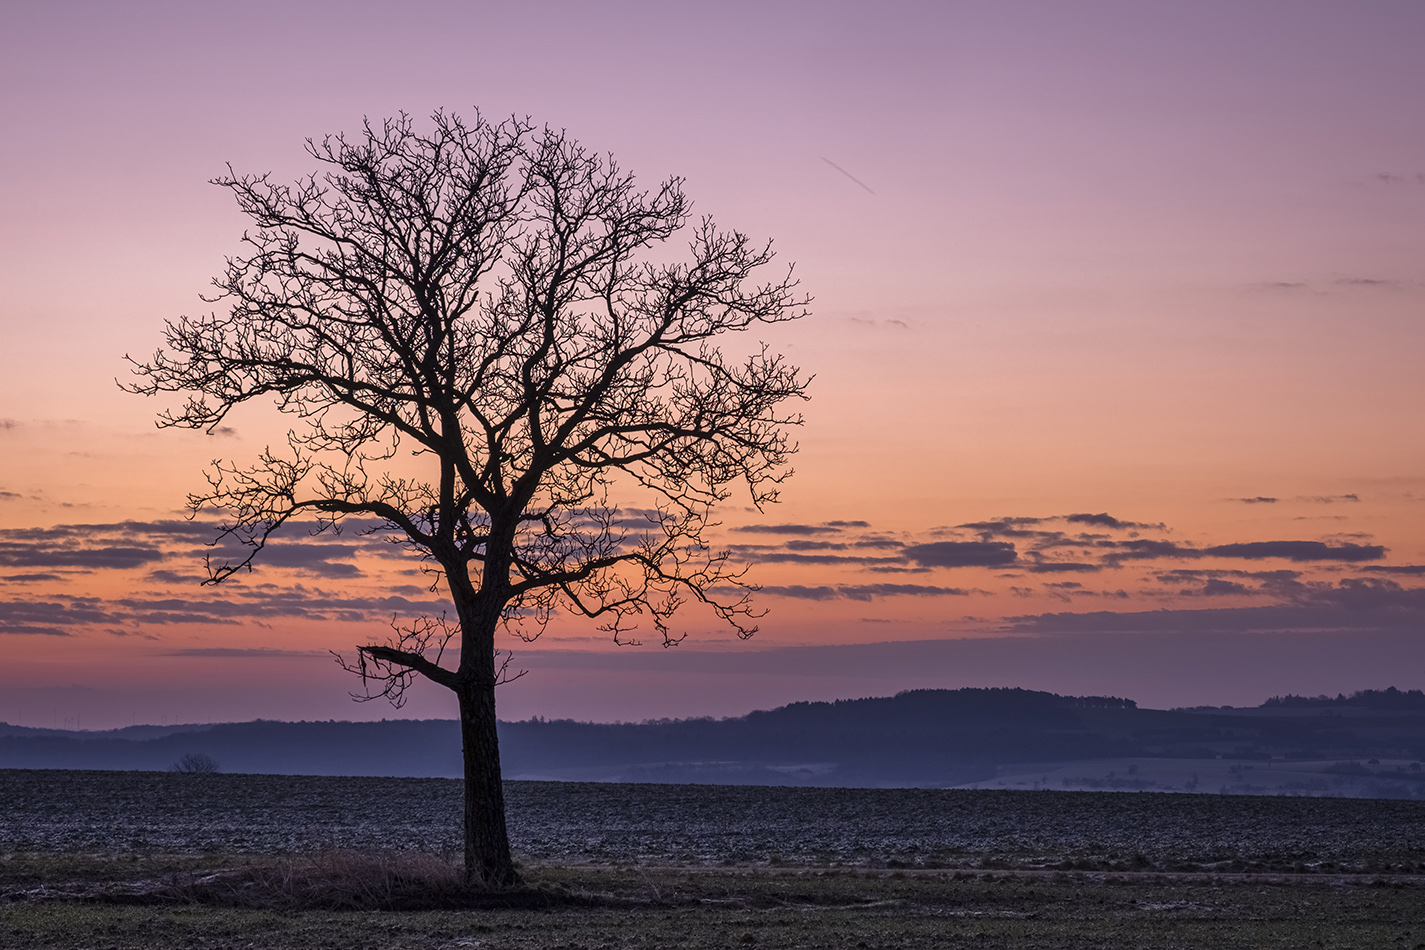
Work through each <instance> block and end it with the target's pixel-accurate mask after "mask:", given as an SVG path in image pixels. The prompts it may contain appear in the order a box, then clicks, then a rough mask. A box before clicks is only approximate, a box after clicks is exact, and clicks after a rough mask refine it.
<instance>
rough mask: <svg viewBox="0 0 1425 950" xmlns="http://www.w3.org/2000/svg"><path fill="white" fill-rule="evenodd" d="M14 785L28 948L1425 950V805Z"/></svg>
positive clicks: (1, 779) (9, 839)
mask: <svg viewBox="0 0 1425 950" xmlns="http://www.w3.org/2000/svg"><path fill="white" fill-rule="evenodd" d="M458 791H459V788H458V784H457V783H454V782H448V781H444V780H420V779H335V778H326V779H312V778H301V777H279V776H246V775H209V776H183V775H173V774H163V773H104V772H22V771H10V772H6V771H0V947H3V948H6V950H9V948H28V947H45V948H95V950H98V948H139V947H143V948H150V947H151V948H159V950H162V948H178V947H198V948H204V947H213V948H217V947H257V948H268V947H270V948H279V950H281V948H288V947H291V948H304V950H305V948H319V947H333V948H335V947H341V948H360V947H372V948H378V947H380V948H385V947H392V948H400V947H411V948H417V947H419V948H456V947H482V948H569V950H573V948H622V947H635V948H642V947H647V948H653V947H691V948H702V947H708V948H711V947H738V948H744V950H745V948H757V947H765V948H773V947H826V948H842V947H844V948H857V950H861V948H873V947H887V948H890V947H897V948H920V947H925V948H930V947H936V948H945V947H952V948H953V947H974V948H996V947H1014V948H1039V947H1044V948H1049V947H1054V948H1097V947H1104V948H1108V947H1115V948H1124V947H1154V948H1172V947H1214V948H1215V947H1293V948H1296V947H1306V948H1309V947H1362V948H1365V947H1370V948H1382V947H1385V948H1396V947H1405V948H1413V947H1420V948H1425V925H1422V923H1421V921H1425V803H1421V802H1398V801H1397V802H1378V801H1365V800H1360V799H1356V800H1332V799H1286V798H1276V799H1266V798H1248V797H1237V796H1225V795H1154V794H1131V793H1130V794H1123V793H1118V794H1111V793H1065V792H1028V791H1026V792H1010V791H934V790H905V789H886V790H866V789H860V790H845V789H779V788H745V787H743V788H735V787H716V786H667V785H661V786H660V785H588V784H565V783H511V784H510V786H509V788H508V792H507V793H508V795H509V797H510V804H511V808H510V818H511V827H512V833H513V837H514V839H515V841H516V844H517V847H518V848H519V850H520V860H521V862H522V865H523V868H524V873H525V876H526V879H527V882H528V883H527V886H526V887H525V888H524V889H522V890H520V891H518V892H514V893H509V894H504V895H500V896H498V897H495V898H493V899H492V898H488V897H480V896H472V895H470V894H469V893H467V892H464V891H463V890H462V889H461V887H460V886H459V879H458V874H457V871H456V869H455V867H454V865H453V863H452V860H451V855H452V854H453V853H454V850H455V849H454V845H455V843H456V830H457V827H458V824H457V823H458V817H459V796H458Z"/></svg>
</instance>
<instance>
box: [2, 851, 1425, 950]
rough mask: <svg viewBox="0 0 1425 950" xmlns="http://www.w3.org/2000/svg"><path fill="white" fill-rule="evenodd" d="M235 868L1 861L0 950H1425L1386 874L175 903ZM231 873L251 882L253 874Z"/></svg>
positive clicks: (559, 885) (589, 889) (921, 876)
mask: <svg viewBox="0 0 1425 950" xmlns="http://www.w3.org/2000/svg"><path fill="white" fill-rule="evenodd" d="M343 860H346V861H355V860H357V859H355V858H353V857H351V856H346V858H344V859H343ZM242 863H243V862H241V861H239V862H236V863H234V862H233V860H232V859H220V858H216V857H212V856H210V857H208V858H204V859H196V858H177V857H167V858H155V859H153V860H146V861H139V862H132V863H131V865H130V867H129V868H128V869H127V870H125V869H121V868H117V867H116V866H115V863H114V862H113V861H112V860H108V859H99V858H92V859H80V858H76V857H70V858H67V859H66V860H64V861H62V862H56V861H55V860H54V859H53V858H42V857H26V856H11V858H10V859H9V860H8V861H6V862H5V865H4V871H3V874H0V882H3V886H4V888H5V889H6V890H7V892H8V895H9V897H10V899H9V900H8V901H6V902H4V903H0V946H4V947H7V948H17V950H18V948H30V947H35V948H40V947H43V948H88V947H93V948H101V947H102V948H154V950H166V948H180V947H182V948H187V947H196V948H205V947H213V948H217V947H262V948H275V950H285V948H293V950H297V948H303V950H306V948H325V947H331V948H344V950H345V948H367V947H370V948H460V947H485V948H512V950H513V948H569V950H573V948H621V947H647V948H653V947H689V948H714V947H723V948H726V947H737V948H756V947H763V948H783V947H785V948H791V947H826V948H843V947H844V948H856V950H861V948H881V947H884V948H922V947H924V948H947V947H949V948H953V947H973V948H998V947H1006V948H1009V947H1013V948H1099V947H1103V948H1110V947H1112V948H1123V947H1154V948H1173V947H1194V948H1196V947H1203V948H1207V947H1213V948H1220V947H1264V948H1265V947H1282V948H1303V947H1339V948H1356V947H1359V948H1372V950H1377V948H1394V947H1425V923H1422V921H1425V886H1422V883H1421V882H1420V881H1417V880H1407V879H1404V878H1394V879H1390V878H1385V877H1376V878H1366V877H1349V878H1347V877H1340V876H1331V877H1326V876H1322V875H1316V876H1306V877H1303V876H1265V875H1247V876H1241V875H1210V874H1187V875H1164V874H1156V873H1126V874H1109V873H1103V872H1054V873H1046V872H1006V871H987V872H979V873H975V872H966V871H959V872H954V871H920V872H916V871H884V870H883V871H867V870H839V871H833V870H825V869H821V870H813V869H786V870H784V869H776V868H756V869H739V870H721V869H687V868H681V869H670V868H608V867H604V868H588V867H585V868H577V869H570V868H557V867H530V868H526V873H527V877H528V878H529V881H530V889H529V891H527V892H526V893H525V894H523V895H514V896H511V897H510V898H509V899H508V903H512V904H519V905H524V906H500V902H484V903H485V906H475V907H469V908H465V909H449V908H447V909H431V910H377V911H372V910H355V909H322V908H313V907H310V906H308V907H302V906H300V904H301V903H302V901H300V900H299V901H298V902H297V903H296V904H294V903H293V902H292V901H290V900H284V893H285V894H287V896H288V897H290V892H284V890H283V886H284V882H285V885H286V886H287V887H288V888H290V887H291V886H292V880H291V877H292V875H293V874H294V873H295V874H302V873H315V872H313V871H312V869H311V867H309V866H302V867H296V866H294V865H292V864H286V865H272V864H269V865H264V866H263V867H262V873H263V874H269V875H271V878H272V879H271V880H269V882H268V883H269V885H270V887H269V890H267V891H266V892H264V893H262V894H257V893H254V892H252V891H248V892H247V893H246V894H245V895H244V896H243V897H242V898H241V900H243V901H246V902H248V903H250V904H251V903H262V902H264V901H265V902H268V903H271V904H273V905H274V906H268V907H262V906H231V905H229V904H226V903H224V901H223V898H221V897H217V896H215V895H214V894H213V893H211V892H210V893H207V894H206V895H195V894H193V893H189V894H188V895H186V896H185V895H183V894H182V893H181V890H182V887H183V886H184V885H185V882H187V883H188V884H189V885H191V882H193V881H210V880H212V878H213V877H214V872H215V871H217V870H218V869H222V868H225V869H227V870H229V871H232V870H233V869H235V868H239V867H240V866H241V865H242ZM318 865H319V866H320V861H319V862H318ZM246 870H247V875H246V876H245V879H250V878H251V876H252V873H253V871H254V870H255V868H254V866H253V865H251V864H250V863H249V865H248V866H247V869H246ZM319 870H320V867H318V871H319ZM140 877H142V878H143V879H145V880H146V881H148V882H150V883H152V882H154V881H159V882H164V881H166V882H168V886H170V887H172V886H173V885H174V884H175V883H176V884H177V885H178V890H175V891H173V892H172V893H170V894H168V895H167V896H165V895H160V894H154V893H152V892H150V893H149V894H148V895H147V896H145V897H141V898H140V897H136V896H135V895H134V894H133V893H132V891H131V892H130V893H129V895H128V896H127V897H121V896H120V895H119V894H118V893H117V892H111V893H110V894H109V895H108V897H105V896H103V895H101V894H99V893H97V892H96V891H97V885H98V882H100V881H105V882H107V884H106V885H104V886H108V887H110V888H111V889H112V888H113V886H114V882H115V881H118V880H121V879H122V880H124V881H126V882H127V883H128V884H129V885H130V886H131V885H132V884H133V883H134V882H135V881H137V880H139V878H140ZM86 879H87V880H88V884H89V887H90V891H89V893H88V894H87V895H80V894H79V892H78V891H77V890H76V889H75V888H76V884H77V883H78V882H82V881H85V880H86ZM44 882H48V885H47V884H46V883H44ZM22 888H23V889H24V891H25V892H27V893H25V894H24V896H22V895H21V889H22ZM56 889H57V890H58V891H60V892H64V891H66V890H68V892H69V893H68V894H65V893H55V890H56ZM439 889H440V888H439V886H437V887H436V890H437V891H438V890H439ZM318 890H319V888H318ZM46 891H48V892H49V893H46ZM313 893H314V892H313V891H312V890H307V891H305V892H304V895H305V900H307V901H310V900H311V899H312V896H313ZM229 899H230V900H231V899H233V897H232V896H230V897H229ZM445 899H447V900H448V899H450V895H449V893H448V892H447V893H446V897H445ZM134 900H140V901H141V902H140V903H126V902H124V901H134Z"/></svg>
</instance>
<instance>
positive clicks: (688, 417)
mask: <svg viewBox="0 0 1425 950" xmlns="http://www.w3.org/2000/svg"><path fill="white" fill-rule="evenodd" d="M307 151H308V152H309V154H310V155H311V156H312V158H314V159H316V160H317V161H318V162H319V163H321V165H323V166H326V168H325V170H324V171H322V172H321V173H319V174H313V175H311V176H309V177H307V178H304V179H301V180H299V181H297V182H296V183H295V184H292V185H286V184H278V183H274V182H272V181H270V180H269V179H270V176H269V175H261V176H239V175H237V174H235V173H234V172H233V171H232V170H231V168H229V172H228V174H227V175H226V176H225V177H222V178H220V179H218V180H216V182H215V184H218V185H221V186H223V187H225V188H228V189H229V190H230V191H232V193H233V195H234V196H235V197H236V199H237V202H238V205H239V207H240V208H241V210H242V211H243V212H244V213H245V214H246V215H247V216H248V217H249V218H251V219H252V221H253V222H254V224H255V226H256V228H255V230H253V231H250V232H248V233H247V234H245V235H244V238H243V240H244V242H245V246H246V248H247V250H246V252H245V253H244V255H242V256H237V257H234V258H231V259H230V260H229V261H228V263H227V267H226V269H225V271H224V273H223V274H222V276H220V277H218V278H216V279H215V280H214V284H215V286H216V287H217V288H218V294H217V295H216V296H215V297H213V298H211V299H210V300H209V301H208V302H210V303H213V304H217V305H221V306H222V307H223V309H222V310H221V311H220V312H214V313H211V314H209V315H207V316H200V317H182V318H181V319H179V320H178V321H177V322H173V321H168V322H167V323H166V330H165V342H166V346H165V348H162V349H160V350H159V351H158V352H156V353H155V355H154V356H153V358H152V359H151V360H150V361H148V362H143V363H141V362H138V361H133V362H134V371H135V373H136V374H137V376H138V377H139V379H138V381H137V382H135V383H133V384H131V385H129V386H128V387H126V388H127V389H129V390H130V391H133V392H138V393H142V394H147V395H152V394H156V393H162V392H174V393H182V394H186V400H185V401H184V402H183V403H182V405H181V407H179V408H176V409H170V410H168V411H165V412H162V413H161V414H160V416H159V419H158V422H159V425H160V426H178V427H186V428H193V429H203V430H208V431H213V430H214V429H216V428H217V427H218V426H220V425H221V424H222V423H223V421H224V419H225V418H226V417H227V416H228V414H229V412H230V411H231V410H232V409H233V408H234V407H236V406H238V405H239V404H242V403H246V402H249V401H252V400H262V401H266V400H271V401H273V402H275V405H276V407H277V409H278V410H280V411H282V412H284V413H287V414H289V415H291V416H293V417H295V421H294V422H293V424H292V428H291V430H290V431H289V433H288V436H287V445H286V446H285V447H284V448H282V449H280V450H274V449H272V448H270V447H269V448H268V449H266V450H264V451H263V453H262V454H261V455H260V456H259V457H258V459H257V461H256V462H255V463H253V464H247V465H240V464H237V463H234V462H226V461H217V462H214V463H213V465H212V467H211V468H210V470H209V472H208V474H207V479H208V482H209V488H208V489H207V490H206V491H203V492H200V493H196V494H193V495H191V496H190V497H189V499H188V504H189V507H190V509H191V510H192V511H193V512H194V513H197V512H200V511H203V510H207V509H212V508H217V509H221V510H223V511H225V512H226V514H227V521H226V522H225V523H224V525H223V527H222V528H221V534H220V535H219V537H218V538H217V539H216V540H217V541H219V542H225V543H230V542H234V541H235V542H240V543H241V544H242V545H244V546H245V547H242V548H239V549H238V550H239V553H238V554H237V555H234V556H232V557H229V558H226V559H224V558H222V557H220V556H215V557H212V558H210V560H209V564H208V571H209V578H208V582H209V583H217V582H221V581H223V580H225V579H227V578H228V577H230V576H231V575H232V574H233V573H235V572H237V571H240V570H244V569H251V566H252V564H253V561H254V559H255V558H257V557H258V555H259V554H260V552H261V551H262V549H263V547H264V546H265V544H266V543H267V542H268V540H269V539H270V538H271V537H272V536H273V534H274V532H276V531H278V529H280V528H281V527H282V526H283V525H285V524H288V523H289V522H292V523H299V522H300V523H305V524H306V525H307V527H308V528H309V530H314V531H321V530H325V529H328V528H334V529H337V530H339V529H340V527H341V525H342V522H343V520H344V519H349V518H350V519H356V520H358V521H359V522H361V523H362V525H363V530H368V531H380V532H384V533H387V534H388V536H390V537H391V538H393V539H395V540H397V541H398V542H399V543H403V544H405V545H408V546H409V547H410V548H411V549H413V553H415V554H416V555H418V556H419V557H420V558H422V559H423V561H424V563H425V565H426V567H427V569H428V570H429V571H431V572H432V573H433V574H435V575H436V577H435V578H434V581H433V589H435V588H436V587H438V586H439V585H441V584H443V585H444V586H445V588H446V589H447V591H448V593H449V596H450V600H451V601H452V602H453V604H454V618H453V619H447V618H446V617H425V618H421V619H418V620H415V621H414V622H412V623H410V624H409V625H405V626H401V625H396V626H395V635H394V636H393V637H392V638H391V639H390V640H389V641H388V642H385V643H370V644H366V645H362V646H360V647H358V651H357V654H356V656H355V658H354V659H352V660H349V661H344V665H345V666H347V668H348V669H353V670H355V671H356V672H358V673H359V674H360V675H361V676H362V678H363V682H365V683H366V684H367V697H371V696H385V697H387V698H389V699H391V700H392V701H394V702H396V703H397V704H399V703H400V701H401V698H402V693H403V691H404V689H405V688H406V687H407V686H408V685H409V684H410V682H411V681H412V679H413V677H415V676H423V677H425V678H427V679H429V680H432V681H433V682H436V683H439V684H441V685H442V686H445V687H448V688H449V689H451V690H453V691H454V692H455V694H456V697H457V698H458V702H459V708H460V721H461V734H462V740H463V746H464V763H465V860H466V874H467V877H468V878H469V879H470V880H471V881H472V882H477V883H482V884H484V885H486V886H505V885H509V884H511V883H514V882H516V881H517V880H518V876H517V875H516V872H515V870H514V867H513V865H512V863H511V859H510V851H509V843H508V837H507V834H506V828H505V815H504V797H503V791H502V786H501V778H500V765H499V750H498V746H497V742H496V733H495V725H496V720H495V686H496V684H497V683H498V682H500V681H502V680H503V679H504V678H505V670H506V666H507V664H508V660H509V657H508V654H504V653H503V651H498V650H497V649H496V634H497V633H498V632H501V631H504V632H508V633H510V634H513V635H514V636H516V637H520V638H523V639H525V640H530V639H533V638H534V637H536V636H538V635H539V633H540V632H541V631H542V630H543V629H544V628H545V626H546V625H547V624H548V623H549V622H550V620H551V619H552V618H553V617H555V616H556V615H566V616H567V615H573V616H579V617H584V618H593V619H594V620H595V621H596V622H597V623H598V625H599V626H600V628H601V629H603V630H605V631H607V632H608V633H609V634H610V635H611V636H612V637H613V638H614V639H615V640H616V641H619V642H627V641H628V640H629V639H630V637H631V636H632V635H634V634H635V632H636V630H637V629H638V626H639V624H640V622H643V623H646V624H648V625H650V626H651V628H652V629H653V630H654V631H655V632H656V635H657V636H659V637H661V638H662V641H663V643H664V644H665V645H667V644H672V643H675V642H676V641H677V640H679V639H681V637H682V636H683V634H682V633H681V632H680V631H677V630H675V629H674V628H673V626H672V622H673V615H674V613H675V611H677V610H678V609H679V608H680V607H681V606H683V605H684V604H685V603H689V602H696V603H698V604H702V605H704V606H705V607H706V608H709V609H710V610H711V611H712V613H713V614H715V615H716V616H717V617H720V618H721V620H722V621H725V622H727V623H728V624H730V625H731V626H732V627H733V628H734V629H735V630H736V631H737V633H738V634H739V635H740V636H744V637H746V636H750V635H751V634H752V632H753V631H754V630H755V627H754V626H753V623H754V622H755V619H756V616H757V613H756V612H755V611H754V610H753V607H752V605H751V602H750V600H749V596H748V594H749V592H750V591H751V590H754V589H755V588H754V587H752V586H751V585H750V584H748V583H747V582H746V581H745V580H744V570H745V568H743V567H741V566H739V565H736V564H734V563H732V562H731V561H730V560H729V559H728V555H727V554H726V553H725V552H719V551H716V550H714V549H713V548H711V547H710V546H709V542H708V539H707V537H706V536H707V534H708V531H709V528H710V527H711V526H712V525H713V522H712V521H710V518H711V516H712V511H713V509H714V507H715V506H716V504H717V503H719V502H721V501H723V500H725V499H727V498H728V497H729V496H730V492H731V491H732V490H733V489H734V488H735V487H736V486H737V485H738V484H740V485H741V486H743V489H740V490H745V491H746V492H748V493H749V495H750V499H751V501H752V503H753V504H755V505H757V506H758V507H759V508H760V507H761V506H762V505H764V504H766V503H768V502H771V501H775V500H776V495H777V486H778V484H779V483H780V482H781V481H782V480H783V479H784V478H785V477H786V476H787V475H788V474H790V469H789V468H788V467H787V461H788V458H789V456H790V455H791V454H792V453H793V452H794V451H795V449H796V447H795V445H794V444H793V443H791V442H790V440H789V437H788V434H787V432H788V427H789V426H792V425H798V424H800V422H801V419H800V417H799V416H797V415H795V414H791V413H787V412H784V411H782V410H781V409H779V406H780V405H781V404H783V403H784V402H786V401H788V400H793V399H799V398H804V396H805V391H806V386H807V383H808V382H809V379H808V378H807V377H805V376H803V375H802V374H801V373H800V372H799V371H798V370H797V369H796V368H795V367H792V366H789V365H788V364H787V363H786V362H785V360H784V359H783V358H782V357H781V356H780V355H778V354H775V353H773V352H771V351H769V349H768V348H767V347H766V346H765V345H764V344H756V343H754V344H752V345H749V346H747V347H746V348H745V349H746V353H745V354H744V355H743V356H741V357H736V358H735V357H732V356H729V355H726V354H724V352H723V350H722V349H721V346H720V343H721V341H720V338H723V337H726V336H727V335H728V334H734V333H737V332H739V331H746V330H749V329H753V328H755V327H756V326H757V325H758V324H771V323H778V322H782V321H786V320H792V319H795V318H797V317H800V316H802V315H803V314H804V313H805V306H806V303H807V300H806V298H804V297H801V296H799V295H798V293H797V291H796V283H795V281H793V280H792V279H791V273H790V270H787V271H786V272H784V273H783V274H782V276H780V277H774V278H772V279H770V280H764V281H761V282H756V281H757V280H758V278H757V276H756V275H757V274H758V273H760V269H762V268H764V266H765V265H767V264H768V263H769V262H770V261H771V260H772V253H771V248H770V245H765V244H764V245H759V244H754V243H753V242H752V241H750V240H749V238H748V237H747V236H745V235H743V234H741V233H738V232H735V231H734V232H727V231H720V230H718V229H717V228H716V227H715V226H714V224H713V222H712V221H711V219H709V218H706V217H704V218H701V219H697V220H694V219H692V217H691V214H690V204H689V201H688V200H687V199H686V198H685V197H684V195H683V191H682V181H681V179H677V178H673V179H670V180H668V181H665V182H663V183H662V184H661V185H659V186H658V187H656V188H654V189H652V190H649V191H640V190H638V189H637V188H636V187H635V183H634V180H633V177H632V176H631V175H629V174H627V173H625V172H623V171H621V170H620V169H619V167H618V165H617V164H616V163H615V162H614V160H613V159H612V157H610V156H602V155H599V154H595V153H591V152H589V151H587V150H586V149H584V148H583V147H581V146H580V145H578V144H577V143H576V142H574V141H573V140H571V139H570V137H569V136H568V135H567V134H565V133H564V132H562V131H555V130H551V129H548V128H544V129H536V128H534V127H533V126H532V125H531V124H530V123H529V122H528V121H527V120H526V121H521V120H516V119H511V120H509V121H506V122H503V123H499V124H495V123H491V122H489V121H488V120H486V119H484V118H482V117H480V116H479V115H478V114H476V115H475V116H474V118H473V119H472V120H468V121H467V120H463V119H462V118H461V117H459V116H458V115H454V114H450V113H446V112H437V113H436V114H435V115H434V116H433V117H432V128H431V129H430V130H429V131H428V132H422V131H418V130H417V128H416V126H415V123H413V122H412V120H411V119H410V118H409V117H408V116H405V115H402V116H400V117H399V118H396V119H390V120H386V121H384V122H382V123H381V124H379V125H374V124H372V123H369V122H368V123H366V124H365V125H364V127H363V130H362V132H361V133H360V134H358V135H355V136H352V137H351V138H350V139H348V138H347V137H345V136H342V135H337V136H329V137H327V138H324V139H322V140H321V141H320V142H317V141H313V140H309V141H308V143H307ZM680 234H681V235H682V236H684V237H685V238H686V241H687V253H686V254H685V255H674V254H672V253H670V252H669V251H668V250H666V249H665V248H664V244H665V242H667V241H668V240H669V239H670V238H673V237H674V236H675V235H680ZM679 256H681V258H682V260H681V261H680V262H676V263H675V262H671V261H672V260H673V258H675V257H679ZM407 449H409V450H410V451H406V450H407ZM457 639H458V648H456V647H453V646H452V645H453V643H454V641H455V640H457ZM447 647H452V650H451V652H452V653H453V656H454V657H458V661H457V662H455V663H454V664H453V665H450V664H448V663H447V662H445V655H446V652H447ZM502 654H503V662H501V655H502Z"/></svg>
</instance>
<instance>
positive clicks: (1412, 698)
mask: <svg viewBox="0 0 1425 950" xmlns="http://www.w3.org/2000/svg"><path fill="white" fill-rule="evenodd" d="M1262 706H1263V707H1271V706H1280V707H1287V708H1292V707H1302V706H1360V707H1363V708H1366V709H1425V692H1422V691H1420V690H1418V689H1407V690H1399V689H1396V688H1395V687H1394V686H1389V687H1386V688H1385V689H1358V690H1356V691H1355V692H1354V693H1352V694H1351V695H1349V696H1347V695H1346V694H1345V693H1337V694H1336V695H1335V696H1297V695H1295V694H1292V693H1288V694H1287V695H1285V696H1273V697H1272V698H1271V699H1269V700H1267V701H1266V702H1264V703H1262Z"/></svg>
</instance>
